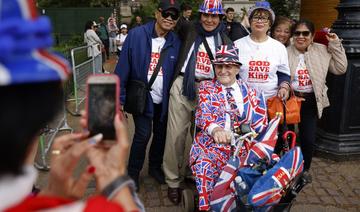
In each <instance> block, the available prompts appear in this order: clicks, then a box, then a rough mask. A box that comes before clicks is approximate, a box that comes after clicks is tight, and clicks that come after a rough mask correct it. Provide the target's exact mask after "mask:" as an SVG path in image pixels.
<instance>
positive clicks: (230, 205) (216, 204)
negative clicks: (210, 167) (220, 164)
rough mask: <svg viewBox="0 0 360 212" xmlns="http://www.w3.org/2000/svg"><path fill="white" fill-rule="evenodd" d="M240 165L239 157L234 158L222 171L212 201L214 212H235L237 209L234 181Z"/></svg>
mask: <svg viewBox="0 0 360 212" xmlns="http://www.w3.org/2000/svg"><path fill="white" fill-rule="evenodd" d="M239 165H240V159H239V157H237V156H233V157H231V158H230V159H229V160H228V162H227V164H226V166H225V167H224V169H223V170H222V171H221V174H220V176H219V179H218V181H217V183H216V184H215V187H214V191H213V193H212V195H211V199H210V205H211V209H212V210H213V211H233V210H235V209H236V201H235V200H236V197H235V192H234V191H235V189H234V186H233V181H234V179H235V177H236V173H237V170H238V168H239Z"/></svg>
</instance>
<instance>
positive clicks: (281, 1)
mask: <svg viewBox="0 0 360 212" xmlns="http://www.w3.org/2000/svg"><path fill="white" fill-rule="evenodd" d="M268 1H269V2H270V4H271V8H272V9H273V10H274V12H275V15H276V16H285V17H289V18H294V17H296V16H297V14H298V12H299V11H298V10H299V8H300V3H299V0H268Z"/></svg>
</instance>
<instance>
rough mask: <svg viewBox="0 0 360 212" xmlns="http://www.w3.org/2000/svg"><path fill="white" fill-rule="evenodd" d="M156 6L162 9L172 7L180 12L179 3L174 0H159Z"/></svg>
mask: <svg viewBox="0 0 360 212" xmlns="http://www.w3.org/2000/svg"><path fill="white" fill-rule="evenodd" d="M158 8H160V9H161V10H162V11H165V10H168V9H171V8H173V9H175V10H176V11H177V12H180V5H179V3H178V2H177V1H176V0H161V1H160V3H159V6H158Z"/></svg>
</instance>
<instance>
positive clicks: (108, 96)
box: [86, 74, 119, 140]
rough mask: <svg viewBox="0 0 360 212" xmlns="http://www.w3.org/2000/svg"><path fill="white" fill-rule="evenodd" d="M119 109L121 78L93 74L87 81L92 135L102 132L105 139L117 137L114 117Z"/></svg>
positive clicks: (89, 125)
mask: <svg viewBox="0 0 360 212" xmlns="http://www.w3.org/2000/svg"><path fill="white" fill-rule="evenodd" d="M118 110H119V78H118V77H117V76H116V75H110V74H109V75H105V74H98V75H91V76H90V77H89V78H88V81H87V103H86V111H87V113H86V114H87V123H88V124H87V126H88V129H89V131H90V135H96V134H98V133H102V134H103V136H104V140H114V139H115V137H116V136H115V127H114V117H115V115H116V113H117V111H118Z"/></svg>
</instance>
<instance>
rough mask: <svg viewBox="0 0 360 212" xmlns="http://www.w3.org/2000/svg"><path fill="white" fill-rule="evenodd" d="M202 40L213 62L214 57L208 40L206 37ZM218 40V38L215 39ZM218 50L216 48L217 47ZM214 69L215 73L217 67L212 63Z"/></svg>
mask: <svg viewBox="0 0 360 212" xmlns="http://www.w3.org/2000/svg"><path fill="white" fill-rule="evenodd" d="M201 38H202V40H203V43H204V46H205V49H206V52H207V54H208V55H209V58H210V61H213V60H214V55H213V54H212V52H211V49H210V46H209V44H208V42H207V40H206V38H205V37H204V36H201ZM214 39H216V38H214ZM215 48H216V47H215ZM211 65H212V67H213V70H214V71H215V67H214V65H213V63H211Z"/></svg>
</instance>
